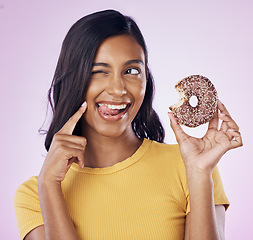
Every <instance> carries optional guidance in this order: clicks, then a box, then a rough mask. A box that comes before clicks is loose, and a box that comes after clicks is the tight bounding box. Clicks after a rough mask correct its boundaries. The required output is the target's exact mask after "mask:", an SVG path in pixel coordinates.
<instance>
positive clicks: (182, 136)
mask: <svg viewBox="0 0 253 240" xmlns="http://www.w3.org/2000/svg"><path fill="white" fill-rule="evenodd" d="M168 114H169V118H170V126H171V128H172V130H173V132H174V134H175V136H176V140H177V142H178V144H180V143H181V142H183V141H184V140H186V139H187V138H188V137H189V136H188V135H187V134H186V133H185V132H184V131H183V129H182V127H181V126H180V125H179V124H178V122H177V120H176V119H175V117H174V115H173V113H172V112H169V113H168Z"/></svg>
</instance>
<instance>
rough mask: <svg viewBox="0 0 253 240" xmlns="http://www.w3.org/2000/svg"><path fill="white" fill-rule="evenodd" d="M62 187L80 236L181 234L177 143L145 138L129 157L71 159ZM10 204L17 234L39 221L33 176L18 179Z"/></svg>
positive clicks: (218, 196) (221, 200)
mask: <svg viewBox="0 0 253 240" xmlns="http://www.w3.org/2000/svg"><path fill="white" fill-rule="evenodd" d="M213 179H214V199H215V204H225V205H226V206H228V204H229V202H228V200H227V198H226V196H225V193H224V190H223V186H222V183H221V179H220V175H219V172H218V169H217V168H216V169H215V170H214V173H213ZM62 191H63V194H64V197H65V201H66V204H67V206H68V210H69V213H70V217H71V219H72V221H73V223H74V226H75V228H76V230H77V232H78V234H79V236H80V239H85V240H86V239H87V240H88V239H97V240H103V239H106V240H119V239H122V240H123V239H129V240H133V239H135V240H137V239H145V240H148V239H152V240H154V239H159V240H163V239H166V240H170V239H171V240H177V239H183V238H184V224H185V216H186V214H187V213H188V212H189V211H190V208H189V193H188V188H187V182H186V175H185V168H184V164H183V161H182V159H181V155H180V151H179V147H178V145H167V144H161V143H157V142H154V141H150V140H147V139H144V141H143V143H142V145H141V146H140V148H139V149H138V150H137V151H136V152H135V153H134V154H133V155H132V156H131V157H130V158H127V159H126V160H124V161H122V162H120V163H117V164H115V165H113V166H112V167H107V168H88V167H85V168H83V169H81V168H79V166H78V165H77V164H72V166H71V168H70V170H69V171H68V173H67V175H66V177H65V180H64V181H63V182H62ZM15 210H16V216H17V222H18V226H19V231H20V236H21V239H23V238H24V237H25V236H26V234H27V233H29V232H30V231H31V230H32V229H34V228H35V227H37V226H39V225H42V224H43V219H42V215H41V211H40V205H39V199H38V190H37V177H32V178H30V179H29V180H28V181H27V182H25V183H23V184H22V185H20V187H19V188H18V190H17V192H16V195H15Z"/></svg>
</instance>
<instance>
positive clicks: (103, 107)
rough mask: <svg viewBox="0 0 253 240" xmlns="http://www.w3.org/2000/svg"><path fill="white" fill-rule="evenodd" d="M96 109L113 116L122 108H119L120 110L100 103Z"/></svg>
mask: <svg viewBox="0 0 253 240" xmlns="http://www.w3.org/2000/svg"><path fill="white" fill-rule="evenodd" d="M98 110H99V111H100V112H101V113H103V114H106V115H111V116H114V115H118V114H119V113H121V112H122V111H123V110H124V109H121V110H120V109H110V108H108V107H107V106H106V105H102V106H100V107H99V108H98Z"/></svg>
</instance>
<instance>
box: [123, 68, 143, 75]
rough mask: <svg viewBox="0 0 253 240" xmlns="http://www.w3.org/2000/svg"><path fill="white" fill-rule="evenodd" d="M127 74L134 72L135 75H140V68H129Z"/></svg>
mask: <svg viewBox="0 0 253 240" xmlns="http://www.w3.org/2000/svg"><path fill="white" fill-rule="evenodd" d="M125 73H126V74H133V75H138V74H140V70H139V69H138V68H129V69H127V70H126V72H125Z"/></svg>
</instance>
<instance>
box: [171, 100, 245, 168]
mask: <svg viewBox="0 0 253 240" xmlns="http://www.w3.org/2000/svg"><path fill="white" fill-rule="evenodd" d="M218 109H219V112H218V110H217V111H216V113H215V114H214V117H213V119H212V120H211V121H210V122H209V125H208V130H207V132H206V134H205V136H204V137H203V138H195V137H191V136H189V135H187V134H186V133H185V132H184V131H183V130H182V128H181V126H180V125H179V124H178V123H177V121H176V119H175V118H174V116H173V114H172V113H171V112H170V113H169V117H170V120H171V127H172V129H173V131H174V133H175V136H176V139H177V142H178V144H179V147H180V151H181V155H182V158H183V160H184V164H185V167H186V169H197V170H200V171H204V172H207V173H212V171H213V169H214V167H215V166H216V165H217V163H218V162H219V160H220V159H221V157H222V156H223V154H224V153H226V152H227V151H228V150H230V149H233V148H237V147H241V146H242V138H241V134H240V132H239V127H238V125H237V124H236V122H235V121H234V120H233V119H232V117H231V116H230V114H229V112H228V111H227V109H226V107H225V106H224V105H223V104H222V103H221V102H220V101H218ZM219 119H220V120H221V121H222V123H221V126H220V127H219Z"/></svg>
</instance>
